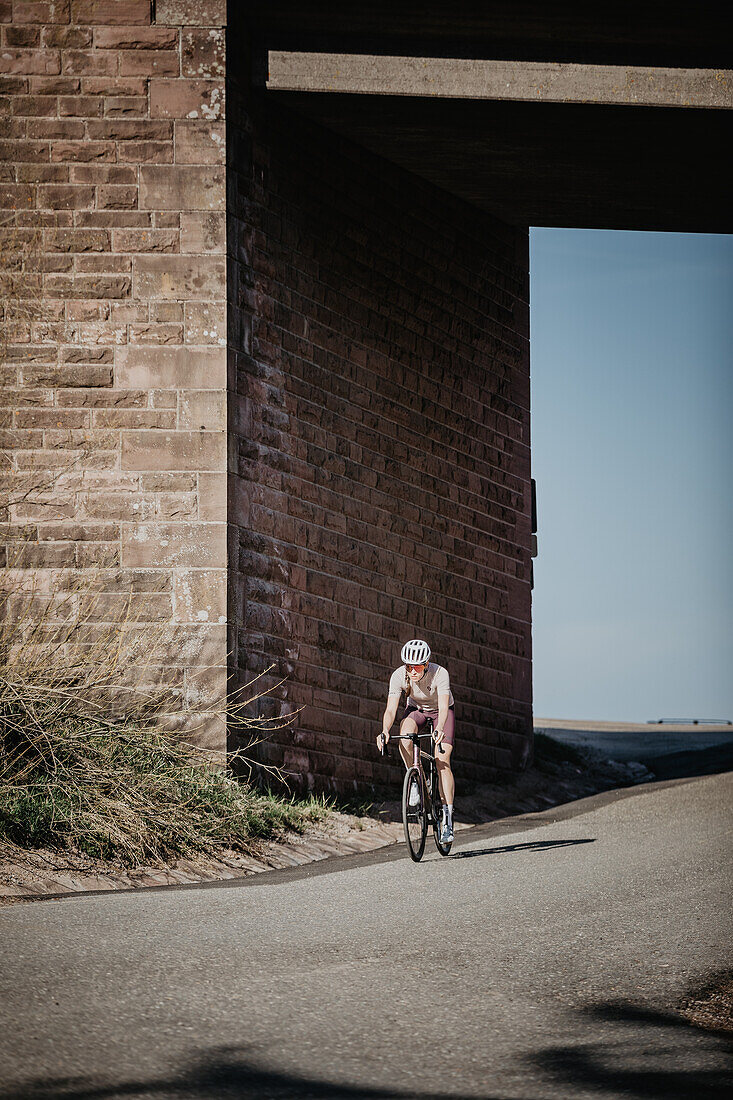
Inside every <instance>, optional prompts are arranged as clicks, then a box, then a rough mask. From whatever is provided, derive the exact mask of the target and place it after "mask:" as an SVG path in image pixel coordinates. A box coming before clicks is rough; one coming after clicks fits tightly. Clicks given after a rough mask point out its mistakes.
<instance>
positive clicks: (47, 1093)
mask: <svg viewBox="0 0 733 1100" xmlns="http://www.w3.org/2000/svg"><path fill="white" fill-rule="evenodd" d="M455 1096H456V1094H455V1093H444V1092H440V1093H439V1092H427V1091H424V1090H423V1089H419V1090H418V1091H416V1092H409V1091H400V1090H399V1089H394V1088H390V1089H389V1090H388V1091H385V1090H383V1089H381V1088H364V1087H362V1086H358V1085H348V1084H341V1083H339V1084H336V1083H332V1082H330V1081H318V1080H314V1079H313V1078H310V1077H297V1076H294V1075H291V1074H286V1073H278V1072H277V1071H274V1070H266V1069H258V1068H256V1067H255V1066H252V1065H250V1064H248V1062H247V1061H246V1059H245V1058H244V1056H243V1054H242V1053H241V1048H238V1047H223V1048H220V1049H219V1050H216V1051H213V1052H212V1054H211V1056H209V1057H205V1058H202V1059H201V1061H200V1062H199V1063H198V1064H195V1065H193V1066H192V1067H191V1068H190V1069H189V1070H188V1071H184V1072H182V1073H180V1074H178V1075H176V1076H173V1077H170V1078H168V1079H165V1080H162V1079H160V1078H158V1079H155V1078H154V1079H152V1080H140V1081H125V1082H119V1083H117V1084H110V1085H102V1084H99V1085H97V1084H95V1083H93V1082H91V1081H87V1080H86V1079H84V1078H64V1077H58V1078H54V1079H49V1080H39V1079H37V1080H35V1081H31V1082H28V1083H27V1084H25V1085H23V1086H21V1087H20V1088H17V1089H11V1090H8V1089H7V1088H6V1089H0V1097H2V1098H3V1100H113V1098H120V1100H122V1098H123V1097H126V1098H137V1100H143V1098H145V1100H147V1098H148V1097H155V1098H158V1100H161V1098H165V1100H294V1098H296V1097H300V1098H306V1097H307V1098H308V1100H455ZM481 1100H503V1098H502V1097H500V1096H498V1095H497V1094H490V1095H489V1094H487V1095H486V1097H483V1096H482V1097H481Z"/></svg>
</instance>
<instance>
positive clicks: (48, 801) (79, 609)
mask: <svg viewBox="0 0 733 1100" xmlns="http://www.w3.org/2000/svg"><path fill="white" fill-rule="evenodd" d="M101 595H102V593H100V591H99V584H97V585H96V586H95V585H94V584H90V578H89V576H85V577H81V576H77V577H76V580H75V582H74V584H72V587H71V588H70V589H69V590H67V591H65V592H63V594H60V593H55V594H50V595H49V594H46V595H43V594H41V593H39V592H38V591H34V590H30V591H19V590H17V589H16V590H14V591H6V592H5V593H4V594H3V595H2V596H0V835H4V836H5V837H6V838H7V839H9V840H11V841H13V842H14V843H16V844H19V845H21V846H25V847H41V846H44V847H50V848H55V849H57V850H61V851H63V850H79V851H83V852H85V853H86V854H88V855H90V856H93V857H96V858H101V859H106V860H112V861H117V862H119V863H122V864H124V865H127V866H131V865H135V864H137V863H141V862H146V863H151V862H156V861H157V862H165V861H170V860H172V859H175V858H179V857H182V856H189V855H194V854H196V853H200V852H214V851H215V850H216V849H217V848H218V847H220V846H221V847H228V848H233V849H235V850H237V849H238V850H250V849H251V848H252V845H253V842H254V841H255V840H256V839H258V838H272V837H278V836H281V835H283V834H284V833H285V832H286V831H287V830H296V831H302V830H303V828H304V827H305V825H306V824H307V823H308V822H309V821H315V820H318V819H320V818H322V817H323V816H324V815H325V813H326V812H327V811H326V807H325V806H324V804H323V803H322V802H318V801H317V800H310V801H307V802H300V803H298V802H295V801H293V800H288V799H287V798H283V797H276V796H275V795H271V794H266V793H262V792H261V791H259V790H256V789H254V788H253V787H252V786H250V785H249V784H247V783H243V782H241V781H238V780H236V779H235V778H234V777H233V776H232V774H231V772H230V771H229V770H228V768H229V766H230V764H231V761H230V762H228V763H227V764H225V763H224V762H223V761H222V760H221V759H219V760H217V759H216V757H215V755H214V754H212V753H211V752H206V751H205V750H202V749H197V748H195V747H194V746H192V745H190V744H188V743H186V742H183V741H181V740H180V739H178V738H176V737H174V736H173V735H172V734H169V733H166V732H164V730H163V726H164V725H165V723H166V720H168V719H171V718H173V717H179V716H180V709H179V707H180V700H179V699H177V698H176V695H175V692H174V691H172V690H171V689H167V688H165V687H161V686H159V685H156V684H155V681H154V677H153V678H152V679H151V672H154V671H155V670H151V668H150V667H149V665H148V664H147V654H149V653H154V652H156V650H157V648H159V646H158V642H159V639H158V638H157V634H158V633H160V632H161V631H162V630H164V629H165V627H164V626H163V625H162V624H158V625H157V626H147V625H140V624H139V623H136V622H134V621H133V619H132V616H131V615H130V601H129V600H128V601H127V602H126V603H125V606H124V611H123V613H122V615H121V616H118V618H117V619H116V620H115V621H114V622H108V623H100V622H99V617H98V614H97V611H96V607H97V603H98V601H99V599H100V598H101ZM123 603H124V601H123ZM146 683H147V684H148V685H150V686H148V687H147V688H143V687H141V686H140V685H144V684H146ZM262 696H263V692H261V691H258V690H257V683H256V681H253V682H252V683H251V684H249V685H247V689H245V690H242V691H241V692H239V693H238V695H237V696H235V697H229V698H228V699H227V700H223V701H222V708H226V712H227V717H228V720H229V722H230V725H233V726H235V727H236V729H237V731H238V734H239V737H240V740H241V741H242V742H243V744H244V746H245V747H244V748H243V749H242V750H240V752H239V753H238V754H237V760H236V763H237V765H238V766H239V770H240V771H241V769H242V764H244V765H245V766H246V763H247V755H248V752H249V750H250V749H251V748H252V747H253V746H254V745H256V744H257V743H258V742H259V741H261V740H262V739H264V738H266V737H268V736H269V734H270V733H271V732H272V731H273V730H275V729H278V728H281V727H282V726H283V725H289V724H291V723H292V722H293V721H294V720H295V717H296V714H289V715H284V716H282V717H278V718H270V719H268V718H261V717H257V715H256V710H257V703H258V700H260V699H261V698H262ZM253 711H254V712H255V713H254V715H253Z"/></svg>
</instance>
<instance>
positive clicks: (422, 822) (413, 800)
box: [402, 768, 428, 863]
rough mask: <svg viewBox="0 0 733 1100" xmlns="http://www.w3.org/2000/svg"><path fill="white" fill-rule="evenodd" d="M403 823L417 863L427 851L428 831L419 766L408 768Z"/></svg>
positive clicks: (411, 851) (410, 849)
mask: <svg viewBox="0 0 733 1100" xmlns="http://www.w3.org/2000/svg"><path fill="white" fill-rule="evenodd" d="M402 824H403V825H404V827H405V840H406V841H407V847H408V849H409V852H410V856H411V857H412V859H414V860H415V862H416V863H417V862H418V860H421V859H422V854H423V852H424V851H425V837H426V836H427V833H428V810H427V806H426V804H425V794H424V792H423V789H422V777H421V775H420V769H419V768H408V769H407V772H406V773H405V782H404V784H403V785H402Z"/></svg>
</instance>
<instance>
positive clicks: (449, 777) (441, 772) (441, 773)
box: [400, 741, 456, 806]
mask: <svg viewBox="0 0 733 1100" xmlns="http://www.w3.org/2000/svg"><path fill="white" fill-rule="evenodd" d="M400 744H401V745H403V744H405V742H404V741H400ZM440 749H443V750H444V751H443V752H441V751H440ZM452 753H453V746H452V745H446V744H445V743H444V744H442V745H440V746H438V745H436V746H435V763H436V764H437V765H438V782H439V783H440V793H441V796H442V798H443V802H444V803H445V804H446V805H448V806H452V805H453V796H454V794H455V790H456V781H455V779H454V778H453V772H452V770H451V766H450V758H451V755H452Z"/></svg>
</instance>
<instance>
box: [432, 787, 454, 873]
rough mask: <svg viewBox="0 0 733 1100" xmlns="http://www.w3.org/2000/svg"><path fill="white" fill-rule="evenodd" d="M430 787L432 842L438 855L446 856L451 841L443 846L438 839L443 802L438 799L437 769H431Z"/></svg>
mask: <svg viewBox="0 0 733 1100" xmlns="http://www.w3.org/2000/svg"><path fill="white" fill-rule="evenodd" d="M430 785H431V787H432V791H431V801H432V803H433V840H434V841H435V847H436V848H437V849H438V851H439V852H440V854H441V855H442V856H447V855H448V854H449V853H450V850H451V847H452V844H453V841H449V842H448V843H447V844H444V843H443V841H442V840H441V839H440V834H441V832H442V831H443V800H442V798H441V797H440V783H439V782H438V772H437V769H433V773H432V777H431V784H430Z"/></svg>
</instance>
